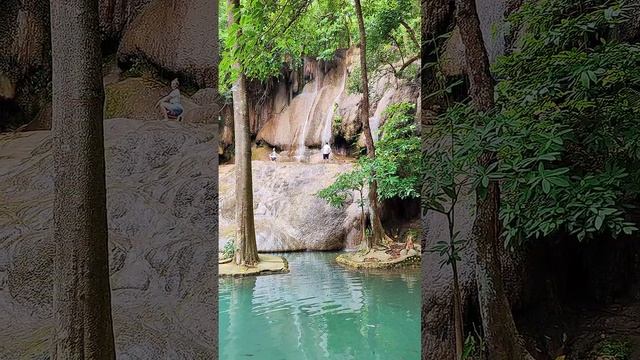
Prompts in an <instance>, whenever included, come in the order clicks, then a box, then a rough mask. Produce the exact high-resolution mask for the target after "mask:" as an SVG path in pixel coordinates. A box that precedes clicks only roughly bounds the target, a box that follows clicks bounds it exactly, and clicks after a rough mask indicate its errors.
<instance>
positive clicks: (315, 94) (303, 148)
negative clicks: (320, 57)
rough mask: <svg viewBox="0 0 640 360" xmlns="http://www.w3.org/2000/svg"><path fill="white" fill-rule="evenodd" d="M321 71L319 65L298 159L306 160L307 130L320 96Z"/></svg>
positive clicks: (300, 137)
mask: <svg viewBox="0 0 640 360" xmlns="http://www.w3.org/2000/svg"><path fill="white" fill-rule="evenodd" d="M319 73H320V67H319V66H317V67H316V70H315V78H314V81H315V87H314V89H313V93H311V99H312V100H311V106H309V111H308V112H307V116H306V118H305V120H304V123H303V125H302V129H301V130H300V132H299V133H298V148H297V149H296V159H297V160H298V161H302V160H304V154H305V151H306V146H305V140H306V138H307V131H308V128H309V119H310V118H311V115H313V110H314V109H315V107H316V101H317V98H318V89H319V88H320V77H319V76H318V75H319Z"/></svg>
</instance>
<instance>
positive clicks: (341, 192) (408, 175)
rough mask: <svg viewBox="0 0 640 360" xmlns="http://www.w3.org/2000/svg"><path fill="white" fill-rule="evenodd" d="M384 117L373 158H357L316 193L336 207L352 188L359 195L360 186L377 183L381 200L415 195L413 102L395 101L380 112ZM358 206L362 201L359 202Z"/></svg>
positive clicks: (417, 160)
mask: <svg viewBox="0 0 640 360" xmlns="http://www.w3.org/2000/svg"><path fill="white" fill-rule="evenodd" d="M384 116H386V117H387V120H386V122H385V124H384V125H383V126H382V128H381V132H382V136H381V138H380V140H379V141H378V142H377V143H376V157H375V159H371V158H369V157H361V158H360V159H359V160H358V162H357V163H356V165H355V167H354V169H353V170H352V171H350V172H348V173H343V174H340V176H338V178H337V179H336V181H335V182H334V183H333V184H331V185H330V186H329V187H327V188H325V189H323V190H321V191H320V192H319V193H318V196H319V197H320V198H322V199H325V200H326V201H327V202H329V204H331V205H332V206H336V207H340V206H343V205H344V202H345V201H346V200H347V199H348V198H349V196H351V193H352V192H353V191H359V192H360V194H361V195H362V192H363V191H364V187H365V186H367V185H369V184H371V183H372V182H373V181H374V180H375V181H377V183H378V196H379V198H380V199H381V200H385V199H390V198H394V197H397V198H401V199H406V198H418V197H419V196H420V193H419V189H420V184H421V181H422V177H423V174H422V162H421V152H420V151H421V143H420V137H419V136H418V135H417V130H416V127H415V124H414V121H415V120H414V117H415V105H414V104H410V103H398V104H394V105H391V106H389V108H387V110H386V111H385V112H384ZM360 205H361V206H362V204H360Z"/></svg>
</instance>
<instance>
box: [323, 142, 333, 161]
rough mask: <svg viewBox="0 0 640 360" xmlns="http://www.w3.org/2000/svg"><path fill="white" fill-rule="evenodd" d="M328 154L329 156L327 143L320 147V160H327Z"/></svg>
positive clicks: (329, 148)
mask: <svg viewBox="0 0 640 360" xmlns="http://www.w3.org/2000/svg"><path fill="white" fill-rule="evenodd" d="M329 154H331V146H329V143H325V144H324V146H323V147H322V160H329Z"/></svg>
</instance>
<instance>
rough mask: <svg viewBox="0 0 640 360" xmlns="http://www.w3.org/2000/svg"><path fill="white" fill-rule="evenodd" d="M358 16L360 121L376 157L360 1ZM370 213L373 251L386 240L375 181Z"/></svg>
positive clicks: (371, 187)
mask: <svg viewBox="0 0 640 360" xmlns="http://www.w3.org/2000/svg"><path fill="white" fill-rule="evenodd" d="M355 8H356V16H357V18H358V30H359V31H360V72H361V74H362V106H361V107H360V121H361V122H362V132H363V133H364V142H365V145H366V147H367V156H369V157H370V158H371V159H374V158H375V157H376V149H375V146H374V144H373V136H372V135H371V127H370V126H369V79H368V76H367V34H366V32H365V29H364V17H363V15H362V6H361V4H360V0H355ZM369 213H370V218H371V236H369V237H367V243H366V245H367V248H368V249H372V248H374V247H376V246H378V245H381V244H382V243H383V239H384V238H385V234H384V228H383V227H382V220H381V219H380V204H379V202H378V183H377V182H376V181H375V180H374V181H372V182H371V184H370V185H369Z"/></svg>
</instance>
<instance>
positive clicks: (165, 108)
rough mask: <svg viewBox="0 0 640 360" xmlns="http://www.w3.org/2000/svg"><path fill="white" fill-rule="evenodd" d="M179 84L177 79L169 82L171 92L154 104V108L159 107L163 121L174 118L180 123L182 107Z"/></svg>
mask: <svg viewBox="0 0 640 360" xmlns="http://www.w3.org/2000/svg"><path fill="white" fill-rule="evenodd" d="M179 85H180V83H179V82H178V79H173V81H171V89H172V90H171V92H170V93H169V95H167V96H165V97H163V98H162V99H160V100H158V102H157V103H156V107H160V109H161V110H162V115H163V116H164V119H165V120H169V117H172V118H176V119H178V121H182V113H183V112H184V108H183V107H182V103H181V102H180V90H179V89H178V86H179Z"/></svg>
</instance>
